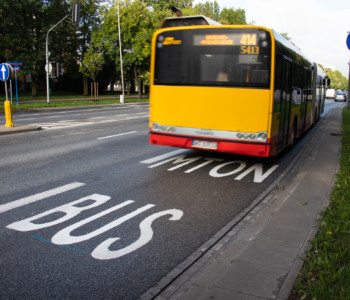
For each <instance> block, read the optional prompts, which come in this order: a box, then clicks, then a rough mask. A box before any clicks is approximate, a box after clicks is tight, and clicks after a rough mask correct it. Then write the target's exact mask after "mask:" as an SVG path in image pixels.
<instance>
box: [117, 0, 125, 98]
mask: <svg viewBox="0 0 350 300" xmlns="http://www.w3.org/2000/svg"><path fill="white" fill-rule="evenodd" d="M118 35H119V56H120V74H121V80H122V96H121V97H120V103H124V77H123V56H122V43H121V39H120V18H119V0H118Z"/></svg>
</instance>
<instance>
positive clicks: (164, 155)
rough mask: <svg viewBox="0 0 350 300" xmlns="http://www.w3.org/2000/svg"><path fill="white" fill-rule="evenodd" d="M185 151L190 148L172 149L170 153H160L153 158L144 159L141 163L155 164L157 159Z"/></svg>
mask: <svg viewBox="0 0 350 300" xmlns="http://www.w3.org/2000/svg"><path fill="white" fill-rule="evenodd" d="M185 151H188V150H186V149H179V150H175V151H171V152H169V153H165V154H162V155H159V156H156V157H152V158H149V159H146V160H143V161H141V162H140V163H141V164H146V165H148V164H153V163H155V162H157V161H160V160H163V159H166V158H168V157H171V156H174V155H178V154H180V153H183V152H185Z"/></svg>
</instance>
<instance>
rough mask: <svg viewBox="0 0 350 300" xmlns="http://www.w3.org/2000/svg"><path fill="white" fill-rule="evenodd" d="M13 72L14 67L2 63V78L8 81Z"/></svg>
mask: <svg viewBox="0 0 350 300" xmlns="http://www.w3.org/2000/svg"><path fill="white" fill-rule="evenodd" d="M11 73H12V69H11V66H10V65H9V64H0V80H2V81H7V80H8V79H9V77H10V75H11Z"/></svg>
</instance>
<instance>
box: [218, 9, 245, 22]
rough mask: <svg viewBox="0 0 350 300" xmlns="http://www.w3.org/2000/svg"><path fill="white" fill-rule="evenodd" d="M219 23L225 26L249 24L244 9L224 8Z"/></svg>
mask: <svg viewBox="0 0 350 300" xmlns="http://www.w3.org/2000/svg"><path fill="white" fill-rule="evenodd" d="M219 22H220V23H221V24H224V25H234V24H240V25H241V24H247V20H246V18H245V10H244V9H240V8H238V9H234V8H224V9H223V10H222V11H221V13H220V20H219Z"/></svg>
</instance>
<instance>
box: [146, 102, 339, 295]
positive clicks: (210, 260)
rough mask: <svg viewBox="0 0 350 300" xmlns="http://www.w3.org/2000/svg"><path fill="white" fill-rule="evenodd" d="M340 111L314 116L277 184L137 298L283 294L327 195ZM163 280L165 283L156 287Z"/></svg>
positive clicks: (288, 289) (287, 290)
mask: <svg viewBox="0 0 350 300" xmlns="http://www.w3.org/2000/svg"><path fill="white" fill-rule="evenodd" d="M341 111H342V110H341V108H336V109H334V110H332V111H331V112H330V113H329V114H328V115H327V116H326V117H325V118H324V119H322V120H321V121H320V122H319V124H318V125H317V127H316V130H315V133H314V134H313V136H312V137H311V138H310V140H309V141H308V142H307V145H306V146H305V147H304V149H303V150H302V151H301V154H299V155H298V157H297V158H296V159H295V160H294V165H293V167H292V168H291V170H289V172H288V175H287V176H286V177H285V179H283V180H282V182H281V183H280V184H279V187H280V188H279V189H274V190H273V191H272V192H271V193H270V194H269V195H268V196H267V197H266V198H265V199H264V200H263V201H262V202H261V203H260V204H259V205H258V206H257V207H255V208H254V209H253V210H252V211H250V212H249V213H248V215H247V216H245V218H244V219H243V221H241V222H239V223H238V225H237V226H234V227H233V229H232V230H231V231H230V232H229V233H228V234H226V236H225V237H224V238H222V240H221V241H219V242H218V243H217V244H215V245H214V247H213V248H212V249H210V250H209V251H208V252H207V253H206V254H205V255H203V256H202V257H200V258H199V259H197V261H196V262H195V263H194V264H193V265H192V266H191V267H189V268H188V269H186V268H183V269H181V268H182V266H181V265H180V266H178V268H176V269H175V270H173V272H171V273H170V274H168V276H167V277H165V278H163V279H162V281H161V282H160V283H159V284H158V286H156V287H154V288H153V289H151V290H149V291H148V292H146V293H145V294H144V295H143V296H142V297H141V299H149V298H154V296H156V295H157V296H156V297H155V299H159V300H160V299H181V300H187V299H188V300H193V299H239V300H241V299H243V300H245V299H249V300H253V299H254V300H261V299H287V298H288V296H289V294H290V292H291V289H292V287H293V284H294V281H295V279H296V277H297V275H298V272H299V271H300V268H301V267H302V260H301V258H302V257H305V250H307V249H308V248H309V247H310V243H309V242H308V241H309V240H312V239H313V237H314V236H315V234H316V233H317V230H318V219H319V213H320V211H321V210H323V209H324V208H325V207H326V206H327V203H328V201H329V199H330V192H331V189H332V185H333V181H334V176H335V174H336V172H337V168H338V159H339V155H340V143H341V138H340V136H339V133H340V132H341V128H342V127H341V126H342V123H341V121H342V120H341ZM293 174H295V175H294V176H293ZM288 178H290V179H288ZM201 248H202V247H201ZM182 265H183V266H185V264H182ZM176 273H177V274H181V273H182V274H181V275H180V276H176V275H174V274H176ZM166 281H168V283H169V282H171V285H170V286H168V287H167V288H166V289H165V290H162V282H163V285H164V282H166ZM164 286H165V285H164Z"/></svg>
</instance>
